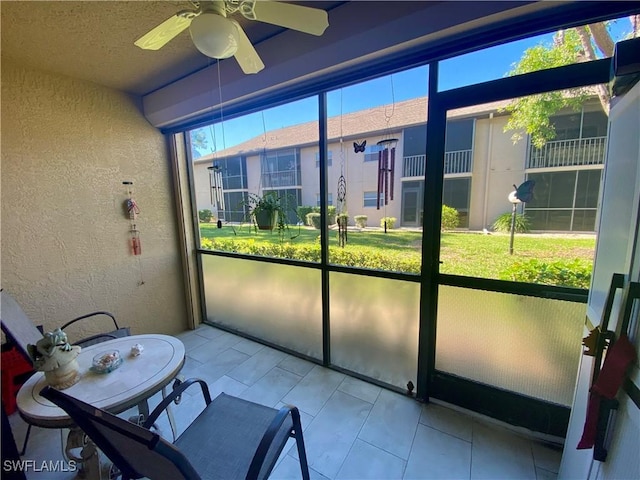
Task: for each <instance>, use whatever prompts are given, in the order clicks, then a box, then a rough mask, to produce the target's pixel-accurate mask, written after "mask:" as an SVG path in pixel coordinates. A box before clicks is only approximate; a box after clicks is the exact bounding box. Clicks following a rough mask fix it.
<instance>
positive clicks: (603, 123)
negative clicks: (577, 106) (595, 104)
mask: <svg viewBox="0 0 640 480" xmlns="http://www.w3.org/2000/svg"><path fill="white" fill-rule="evenodd" d="M608 123H609V117H607V115H606V114H605V113H604V112H603V111H602V110H600V111H598V112H585V113H584V118H583V120H582V138H593V137H606V136H607V128H608Z"/></svg>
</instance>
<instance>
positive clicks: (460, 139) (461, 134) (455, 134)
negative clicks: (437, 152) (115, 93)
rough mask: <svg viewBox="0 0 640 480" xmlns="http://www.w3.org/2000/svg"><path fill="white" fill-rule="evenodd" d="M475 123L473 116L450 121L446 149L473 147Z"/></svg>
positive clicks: (452, 150)
mask: <svg viewBox="0 0 640 480" xmlns="http://www.w3.org/2000/svg"><path fill="white" fill-rule="evenodd" d="M473 124H474V119H473V118H467V119H464V120H450V121H448V122H447V131H446V138H445V151H446V152H454V151H457V150H470V149H471V148H472V147H473ZM425 145H426V142H425Z"/></svg>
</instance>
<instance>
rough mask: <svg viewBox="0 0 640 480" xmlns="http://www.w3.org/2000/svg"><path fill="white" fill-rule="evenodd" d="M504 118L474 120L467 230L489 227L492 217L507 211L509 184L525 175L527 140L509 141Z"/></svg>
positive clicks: (508, 206)
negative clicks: (515, 142)
mask: <svg viewBox="0 0 640 480" xmlns="http://www.w3.org/2000/svg"><path fill="white" fill-rule="evenodd" d="M506 123H507V117H506V116H501V117H494V118H487V119H481V120H477V121H476V128H475V138H474V150H473V177H472V179H471V201H470V208H469V229H470V230H481V229H482V228H485V227H486V228H489V227H490V226H491V225H492V224H493V222H494V220H495V219H496V217H497V216H498V215H500V214H502V213H505V212H510V211H511V204H510V203H509V201H508V200H507V196H508V195H509V193H510V192H512V191H513V185H514V184H515V185H520V184H521V183H522V182H523V181H524V178H525V163H526V158H527V141H526V140H521V141H519V142H518V143H517V144H515V145H514V144H513V141H512V140H511V134H509V133H504V130H503V129H504V126H505V124H506Z"/></svg>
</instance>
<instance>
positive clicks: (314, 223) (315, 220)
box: [306, 212, 320, 229]
mask: <svg viewBox="0 0 640 480" xmlns="http://www.w3.org/2000/svg"><path fill="white" fill-rule="evenodd" d="M306 218H307V225H309V226H310V227H314V228H317V229H320V214H319V213H317V212H311V213H307V217H306Z"/></svg>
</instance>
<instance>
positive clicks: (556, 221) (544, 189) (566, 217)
mask: <svg viewBox="0 0 640 480" xmlns="http://www.w3.org/2000/svg"><path fill="white" fill-rule="evenodd" d="M601 175H602V170H601V169H591V170H573V171H561V172H544V173H530V174H529V175H528V176H527V178H528V179H529V180H535V182H536V186H535V189H534V192H533V200H532V201H531V202H529V203H527V204H526V213H527V216H528V217H529V219H530V220H531V229H532V230H560V231H576V232H593V231H595V223H596V213H597V210H598V195H599V193H600V178H601Z"/></svg>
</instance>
